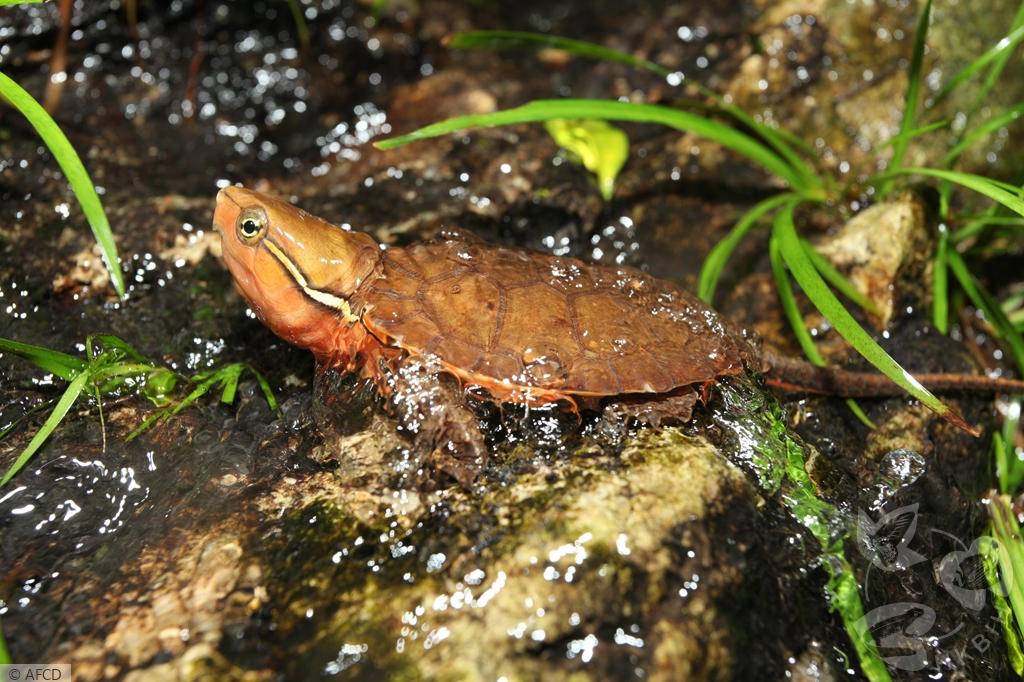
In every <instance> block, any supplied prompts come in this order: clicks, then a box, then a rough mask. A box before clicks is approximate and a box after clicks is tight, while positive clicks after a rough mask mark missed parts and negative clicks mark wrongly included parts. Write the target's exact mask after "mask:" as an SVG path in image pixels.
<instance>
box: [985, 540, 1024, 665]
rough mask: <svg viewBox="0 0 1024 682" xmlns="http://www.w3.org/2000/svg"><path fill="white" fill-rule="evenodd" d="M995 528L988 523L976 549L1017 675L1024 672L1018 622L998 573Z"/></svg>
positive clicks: (997, 546)
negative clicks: (986, 531)
mask: <svg viewBox="0 0 1024 682" xmlns="http://www.w3.org/2000/svg"><path fill="white" fill-rule="evenodd" d="M994 537H995V529H994V528H993V527H992V525H991V524H990V525H989V535H988V536H986V537H981V538H978V549H979V550H980V554H981V557H982V569H983V570H984V571H985V581H986V582H987V583H988V589H989V594H991V595H992V606H993V607H995V610H996V613H997V614H998V616H999V622H1000V624H1001V625H1002V626H1003V640H1004V641H1005V642H1006V653H1007V657H1008V658H1009V659H1010V666H1011V667H1012V668H1013V670H1014V672H1016V673H1017V675H1020V674H1021V673H1024V649H1022V642H1021V635H1020V622H1019V619H1018V618H1016V614H1015V613H1014V611H1013V607H1011V606H1010V603H1009V602H1008V601H1006V595H1007V590H1006V588H1005V587H1004V585H1003V581H1002V580H1001V578H1000V573H999V543H998V542H996V541H995V539H994Z"/></svg>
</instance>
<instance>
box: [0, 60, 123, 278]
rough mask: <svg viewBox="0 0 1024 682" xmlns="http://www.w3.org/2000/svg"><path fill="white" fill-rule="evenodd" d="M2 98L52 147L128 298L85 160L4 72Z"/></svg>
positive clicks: (0, 82) (0, 88)
mask: <svg viewBox="0 0 1024 682" xmlns="http://www.w3.org/2000/svg"><path fill="white" fill-rule="evenodd" d="M0 97H2V98H3V99H5V100H7V102H8V103H10V104H11V106H13V107H14V108H15V109H17V110H18V111H20V112H21V114H22V115H23V116H24V117H25V118H27V119H28V120H29V123H31V124H32V127H34V128H35V129H36V132H38V133H39V137H41V138H42V139H43V142H44V143H46V146H47V147H49V148H50V151H51V152H52V153H53V158H54V159H56V160H57V163H58V164H59V165H60V168H61V170H62V171H64V175H65V177H67V179H68V182H69V183H70V184H71V189H72V190H73V191H74V193H75V196H76V197H78V201H79V203H80V204H81V205H82V211H83V212H84V213H85V217H86V219H87V220H88V221H89V225H90V227H91V228H92V233H93V235H95V237H96V241H97V243H99V245H100V250H101V251H102V252H103V258H104V259H105V260H106V264H107V270H108V271H109V272H110V281H111V282H112V283H113V285H114V289H115V290H116V291H117V293H118V295H119V296H124V295H125V287H124V277H123V276H122V275H121V264H120V259H119V258H118V256H117V246H116V245H115V244H114V235H113V233H112V232H111V230H110V223H109V222H108V221H107V214H106V213H105V212H104V211H103V204H102V203H101V202H100V198H99V195H98V194H96V188H95V187H94V186H93V184H92V180H90V179H89V173H88V172H87V171H86V170H85V166H83V165H82V160H81V159H79V158H78V154H77V153H75V149H74V147H72V146H71V143H70V142H69V141H68V138H67V137H66V136H65V135H64V133H63V131H61V129H60V127H59V126H58V125H57V123H56V122H55V121H54V120H53V119H52V118H51V117H50V115H49V114H48V113H46V110H45V109H43V107H42V106H41V105H40V104H39V103H38V102H36V101H35V100H34V99H33V98H32V95H30V94H28V93H27V92H26V91H25V90H24V89H23V88H22V87H21V86H20V85H18V84H17V83H15V82H14V81H13V80H11V79H10V78H8V77H7V76H5V75H4V74H3V73H0Z"/></svg>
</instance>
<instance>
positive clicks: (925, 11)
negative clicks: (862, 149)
mask: <svg viewBox="0 0 1024 682" xmlns="http://www.w3.org/2000/svg"><path fill="white" fill-rule="evenodd" d="M931 15H932V0H925V3H924V7H923V8H921V16H920V17H919V18H918V20H917V30H916V31H915V33H914V47H913V51H912V52H911V56H910V69H909V70H908V73H907V93H906V97H905V99H904V104H903V120H902V121H901V122H900V131H899V133H898V134H897V135H896V142H895V144H894V145H893V151H892V158H891V159H890V162H889V167H890V168H895V169H898V168H901V167H902V166H903V157H904V156H905V155H906V152H907V143H908V142H909V141H910V138H909V137H908V136H907V133H908V132H909V131H910V130H911V128H912V127H913V125H914V119H916V118H917V98H918V93H919V92H920V88H921V63H922V61H923V59H924V43H925V36H927V35H928V21H929V19H930V18H931ZM891 187H892V182H891V181H887V182H885V183H884V184H883V185H882V186H881V187H880V188H879V196H881V197H886V196H888V195H889V190H890V189H891Z"/></svg>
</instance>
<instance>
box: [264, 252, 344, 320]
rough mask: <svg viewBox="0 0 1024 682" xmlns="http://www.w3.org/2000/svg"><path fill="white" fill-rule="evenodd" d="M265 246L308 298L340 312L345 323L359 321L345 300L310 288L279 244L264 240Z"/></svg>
mask: <svg viewBox="0 0 1024 682" xmlns="http://www.w3.org/2000/svg"><path fill="white" fill-rule="evenodd" d="M263 245H264V246H266V247H267V250H268V251H270V253H272V254H273V255H274V258H277V260H278V261H280V263H281V265H283V266H284V267H285V269H286V270H287V271H288V272H289V273H290V274H291V276H292V279H294V280H295V281H296V282H297V283H298V285H299V286H300V287H302V290H303V291H304V292H305V293H306V296H309V297H310V298H311V299H313V300H314V301H316V302H317V303H321V304H323V305H325V306H327V307H328V308H333V309H334V310H337V311H339V312H340V313H341V314H342V319H343V320H344V321H345V322H355V321H357V320H358V319H359V318H358V317H356V316H355V315H353V314H352V306H350V305H349V303H348V301H347V300H345V299H344V298H342V297H340V296H335V295H334V294H332V293H329V292H326V291H320V290H319V289H314V288H313V287H311V286H309V282H307V281H306V277H305V275H303V274H302V271H301V270H299V268H298V267H297V266H296V265H295V263H293V262H292V259H291V258H289V257H288V256H287V255H286V254H285V252H284V251H282V250H281V249H280V247H278V245H277V244H275V243H274V242H272V241H270V240H269V239H264V240H263Z"/></svg>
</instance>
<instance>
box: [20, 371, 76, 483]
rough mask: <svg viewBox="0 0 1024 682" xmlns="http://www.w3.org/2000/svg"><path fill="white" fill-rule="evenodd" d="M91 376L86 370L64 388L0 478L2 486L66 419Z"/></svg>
mask: <svg viewBox="0 0 1024 682" xmlns="http://www.w3.org/2000/svg"><path fill="white" fill-rule="evenodd" d="M91 378H92V376H91V373H90V372H87V371H86V372H80V373H79V374H78V376H76V377H75V378H74V379H72V380H71V383H69V384H68V387H67V389H65V390H64V395H62V396H61V397H60V400H58V401H57V404H56V405H55V406H54V408H53V412H51V413H50V416H49V417H47V418H46V421H45V422H43V425H42V427H40V429H39V430H38V431H36V435H35V436H33V437H32V440H31V441H29V444H28V446H27V447H26V448H25V449H24V450H22V451H21V454H20V455H18V457H17V459H15V460H14V463H13V464H12V465H11V466H10V468H9V469H7V473H5V474H4V477H3V478H2V479H0V486H4V485H6V484H7V482H8V481H9V480H11V478H12V477H13V476H14V475H15V474H16V473H18V472H19V471H21V468H22V467H23V466H25V464H26V463H27V462H28V460H29V459H31V457H32V455H34V454H35V453H36V450H38V449H39V448H40V447H41V446H42V444H43V443H44V442H45V441H46V439H47V438H49V437H50V434H51V433H53V432H54V430H55V429H56V428H57V425H58V424H60V421H61V420H62V419H64V415H66V414H67V413H68V410H70V409H71V406H72V405H74V404H75V401H76V400H78V396H79V395H81V393H82V391H83V390H85V387H86V384H88V382H89V380H90V379H91Z"/></svg>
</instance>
